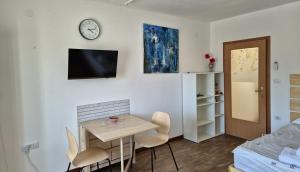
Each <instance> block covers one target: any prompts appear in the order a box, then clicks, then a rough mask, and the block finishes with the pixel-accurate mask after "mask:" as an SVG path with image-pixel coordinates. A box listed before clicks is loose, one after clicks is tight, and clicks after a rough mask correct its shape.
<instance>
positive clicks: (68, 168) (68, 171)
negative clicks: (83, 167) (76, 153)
mask: <svg viewBox="0 0 300 172" xmlns="http://www.w3.org/2000/svg"><path fill="white" fill-rule="evenodd" d="M70 167H71V163H69V165H68V169H67V172H69V171H70Z"/></svg>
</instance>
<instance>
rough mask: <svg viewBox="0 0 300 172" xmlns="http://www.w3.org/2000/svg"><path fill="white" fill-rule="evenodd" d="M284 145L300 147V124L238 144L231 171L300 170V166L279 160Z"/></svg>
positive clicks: (284, 171)
mask: <svg viewBox="0 0 300 172" xmlns="http://www.w3.org/2000/svg"><path fill="white" fill-rule="evenodd" d="M284 147H290V148H293V149H297V148H298V147H300V125H297V124H289V125H287V126H285V127H282V128H281V129H279V130H278V131H276V132H275V133H273V134H268V135H265V136H262V137H260V138H257V139H255V140H253V141H247V142H246V143H244V144H242V145H240V146H238V147H237V148H236V149H234V150H233V154H234V166H230V167H229V171H232V172H233V171H245V172H300V167H297V166H295V165H292V164H286V163H282V162H279V160H278V156H279V154H280V153H281V151H282V150H283V148H284Z"/></svg>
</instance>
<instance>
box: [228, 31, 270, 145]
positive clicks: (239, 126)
mask: <svg viewBox="0 0 300 172" xmlns="http://www.w3.org/2000/svg"><path fill="white" fill-rule="evenodd" d="M269 44H270V37H262V38H255V39H248V40H241V41H233V42H226V43H224V47H223V48H224V73H225V76H224V79H225V116H226V117H225V119H226V124H225V125H226V133H227V134H229V135H233V136H236V137H240V138H244V139H248V140H252V139H254V138H257V137H259V136H261V135H262V134H265V133H268V132H269V130H270V127H269V90H270V89H269Z"/></svg>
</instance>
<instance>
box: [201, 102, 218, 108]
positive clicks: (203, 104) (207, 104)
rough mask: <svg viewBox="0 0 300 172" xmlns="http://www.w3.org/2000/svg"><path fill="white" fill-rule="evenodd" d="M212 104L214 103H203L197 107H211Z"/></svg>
mask: <svg viewBox="0 0 300 172" xmlns="http://www.w3.org/2000/svg"><path fill="white" fill-rule="evenodd" d="M213 104H215V102H205V103H199V104H198V105H197V106H198V107H203V106H209V105H213Z"/></svg>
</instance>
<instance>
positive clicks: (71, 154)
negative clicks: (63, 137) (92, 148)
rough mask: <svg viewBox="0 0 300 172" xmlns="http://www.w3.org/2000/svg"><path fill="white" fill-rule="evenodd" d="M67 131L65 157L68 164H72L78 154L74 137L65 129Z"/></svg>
mask: <svg viewBox="0 0 300 172" xmlns="http://www.w3.org/2000/svg"><path fill="white" fill-rule="evenodd" d="M66 130H67V137H68V144H69V147H68V150H67V157H68V158H69V160H70V162H73V160H74V159H75V158H76V156H77V154H78V145H77V142H76V138H75V136H74V135H73V134H72V132H71V131H70V130H69V129H68V128H66Z"/></svg>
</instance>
